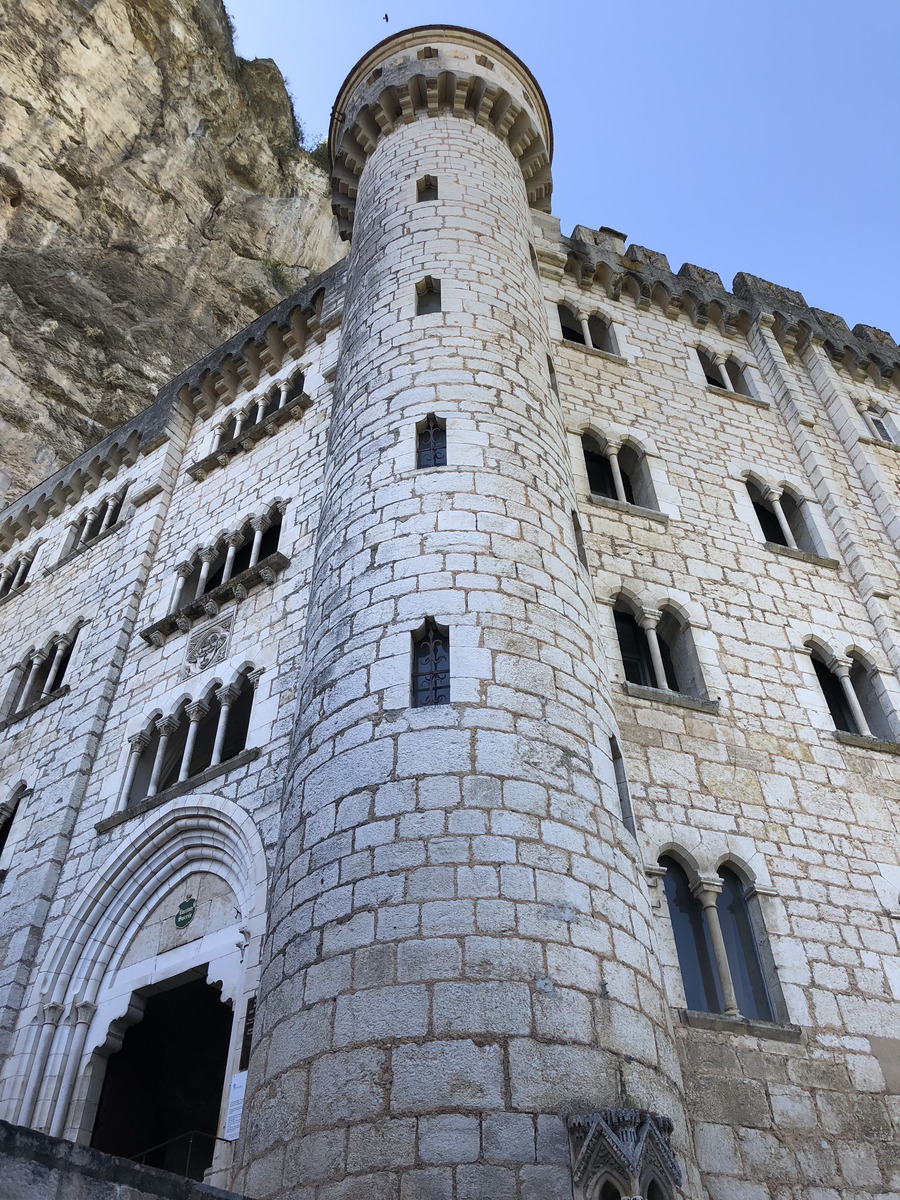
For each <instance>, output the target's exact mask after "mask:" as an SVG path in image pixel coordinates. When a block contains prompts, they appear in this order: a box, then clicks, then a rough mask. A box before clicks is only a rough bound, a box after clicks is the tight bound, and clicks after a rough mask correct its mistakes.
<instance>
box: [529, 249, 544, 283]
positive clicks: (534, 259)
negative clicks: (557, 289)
mask: <svg viewBox="0 0 900 1200" xmlns="http://www.w3.org/2000/svg"><path fill="white" fill-rule="evenodd" d="M528 256H529V258H530V259H531V265H532V267H534V273H535V275H537V277H538V279H540V277H541V264H540V263H539V262H538V256H537V253H536V251H535V248H534V246H532V244H531V243H530V242H529V243H528Z"/></svg>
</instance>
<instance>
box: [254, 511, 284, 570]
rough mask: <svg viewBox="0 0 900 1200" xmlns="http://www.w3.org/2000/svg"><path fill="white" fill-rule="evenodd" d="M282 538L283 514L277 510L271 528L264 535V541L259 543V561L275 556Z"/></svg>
mask: <svg viewBox="0 0 900 1200" xmlns="http://www.w3.org/2000/svg"><path fill="white" fill-rule="evenodd" d="M280 537H281V513H280V512H279V511H278V510H277V509H276V510H275V515H274V516H273V517H272V520H271V523H270V525H269V528H268V529H266V530H265V532H264V533H263V535H262V541H261V542H260V543H259V559H260V561H261V560H262V559H264V558H268V557H269V555H270V554H274V553H275V551H276V550H277V549H278V542H279V539H280Z"/></svg>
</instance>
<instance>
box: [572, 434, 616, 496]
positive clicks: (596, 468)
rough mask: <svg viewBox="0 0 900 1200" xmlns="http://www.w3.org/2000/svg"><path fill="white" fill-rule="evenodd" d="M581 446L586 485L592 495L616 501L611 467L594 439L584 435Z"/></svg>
mask: <svg viewBox="0 0 900 1200" xmlns="http://www.w3.org/2000/svg"><path fill="white" fill-rule="evenodd" d="M581 446H582V449H583V451H584V465H585V468H586V470H587V477H588V485H589V487H590V489H591V492H592V493H593V495H595V496H606V497H607V499H609V500H615V499H617V496H616V484H615V480H614V478H613V473H612V467H611V466H610V462H609V459H608V458H607V457H606V455H605V454H604V453H603V451H602V450H601V449H600V446H599V445H598V443H597V441H596V439H595V438H592V437H591V436H590V434H585V435H584V437H583V438H582V439H581Z"/></svg>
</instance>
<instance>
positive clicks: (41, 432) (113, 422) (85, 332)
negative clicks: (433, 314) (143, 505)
mask: <svg viewBox="0 0 900 1200" xmlns="http://www.w3.org/2000/svg"><path fill="white" fill-rule="evenodd" d="M328 196H329V192H328V187H327V180H326V176H325V174H324V172H322V171H321V170H320V169H319V168H318V167H317V166H316V165H315V163H314V162H313V161H312V160H311V159H310V158H309V156H308V155H306V154H304V153H303V152H302V151H300V150H299V149H298V148H297V140H296V136H295V133H294V123H293V114H292V111H291V105H290V101H289V99H288V96H287V92H286V90H285V86H284V81H283V80H282V77H281V75H280V73H279V71H278V69H277V67H276V66H275V64H274V63H273V62H271V61H269V60H257V61H254V62H245V61H243V60H241V59H239V58H237V57H236V56H235V53H234V48H233V44H232V37H231V32H230V29H229V23H228V19H227V17H226V15H225V11H224V9H223V7H222V3H221V0H58V2H55V3H52V4H51V3H47V0H0V239H2V244H0V504H2V503H3V502H8V501H10V500H12V499H13V498H14V497H15V496H17V495H19V494H20V493H21V492H23V491H25V490H27V489H28V488H29V487H31V486H33V485H34V484H35V483H37V482H39V481H40V480H41V479H42V478H44V477H45V476H46V475H48V474H49V473H50V472H52V471H53V470H55V469H56V468H57V467H58V466H60V465H61V464H62V463H63V462H65V461H67V460H69V459H71V458H72V457H74V456H75V455H76V454H78V453H80V452H81V451H82V450H83V449H85V448H86V447H87V446H89V445H91V444H92V443H93V442H95V441H97V440H98V439H99V438H101V437H103V436H104V435H105V434H106V433H107V432H108V431H109V430H110V429H112V428H114V427H116V426H117V425H119V424H120V423H121V422H122V421H124V420H126V419H127V418H128V417H129V416H131V415H132V414H134V413H135V412H136V411H138V410H139V409H141V408H143V407H144V406H145V405H146V404H148V403H149V401H150V400H151V399H152V398H153V395H154V394H155V392H156V390H157V389H158V388H159V387H160V385H161V384H162V383H163V382H165V381H166V380H167V379H168V378H170V377H171V376H173V375H175V374H177V373H178V372H179V371H181V370H182V369H183V368H184V367H186V366H187V365H189V364H190V363H191V362H193V361H195V360H196V359H197V358H199V357H201V356H202V355H203V354H205V353H206V352H207V351H208V350H209V349H210V348H211V347H213V346H215V345H216V344H217V343H219V342H221V341H222V340H224V339H225V338H227V337H228V336H230V335H231V334H232V333H234V332H235V331H236V330H238V329H240V328H241V327H242V326H243V325H245V324H247V323H248V322H249V321H251V320H252V319H253V318H254V317H256V316H258V315H259V314H260V313H262V312H264V311H265V310H266V309H268V308H270V307H271V306H272V305H273V304H276V303H277V302H278V300H279V299H281V297H282V296H283V295H285V294H288V293H290V292H291V291H293V290H294V289H296V288H297V287H299V286H300V285H301V284H302V283H303V282H305V280H306V279H307V277H308V276H309V275H310V274H312V273H316V272H318V271H320V270H322V269H323V268H324V267H326V266H328V265H329V264H330V263H332V262H334V261H335V260H336V259H337V258H339V257H341V255H342V254H343V253H344V252H345V247H344V246H343V245H342V243H341V242H340V241H339V239H338V236H337V231H336V227H335V225H334V222H333V219H332V216H331V211H330V206H329V200H328ZM4 492H5V496H4Z"/></svg>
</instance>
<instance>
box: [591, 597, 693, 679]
mask: <svg viewBox="0 0 900 1200" xmlns="http://www.w3.org/2000/svg"><path fill="white" fill-rule="evenodd" d="M613 616H614V618H615V623H616V635H617V637H618V640H619V651H620V653H621V655H622V667H623V670H624V672H625V678H626V680H627V681H628V682H629V683H634V684H638V685H639V686H641V687H655V688H660V689H662V690H667V691H671V692H680V693H681V694H682V695H684V696H690V697H692V698H693V699H695V700H706V699H707V698H708V697H707V693H706V686H705V684H704V682H703V676H702V673H701V671H700V664H699V661H698V659H697V653H696V650H695V648H694V639H693V637H692V636H691V630H690V626H689V625H688V623H687V621H686V620H685V619H684V618H683V617H682V616H681V615H680V614H679V613H678V612H676V611H675V610H674V609H672V608H669V607H667V608H664V609H663V611H662V613H660V614H655V613H651V612H646V613H644V614H642V619H641V620H640V621H638V620H637V619H636V616H635V612H634V609H633V608H632V605H631V604H630V603H629V602H628V601H627V600H625V599H624V597H619V599H618V600H617V601H616V603H615V606H614V608H613Z"/></svg>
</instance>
